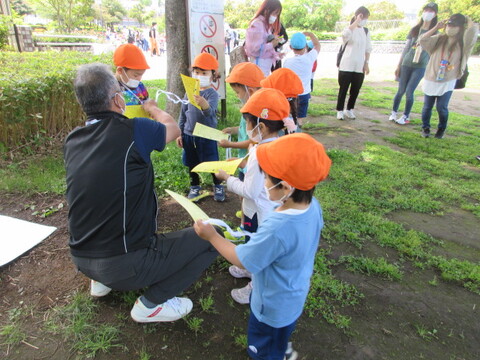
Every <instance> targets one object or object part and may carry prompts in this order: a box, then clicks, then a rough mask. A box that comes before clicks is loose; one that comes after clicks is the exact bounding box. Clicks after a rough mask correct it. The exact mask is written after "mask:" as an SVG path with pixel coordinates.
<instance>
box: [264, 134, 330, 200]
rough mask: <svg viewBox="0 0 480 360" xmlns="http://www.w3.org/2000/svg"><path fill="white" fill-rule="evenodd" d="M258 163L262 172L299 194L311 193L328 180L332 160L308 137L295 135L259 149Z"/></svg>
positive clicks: (284, 137) (319, 145) (317, 143)
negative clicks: (281, 181)
mask: <svg viewBox="0 0 480 360" xmlns="http://www.w3.org/2000/svg"><path fill="white" fill-rule="evenodd" d="M257 160H258V163H259V165H260V167H261V168H262V170H263V171H264V172H266V173H267V174H269V175H271V176H273V177H276V178H277V179H281V180H283V181H286V182H287V183H288V184H289V185H291V186H293V187H294V188H295V189H299V190H304V191H306V190H310V189H312V188H313V187H314V186H315V185H316V184H317V183H318V182H320V181H322V180H324V179H325V178H326V177H327V176H328V172H329V170H330V165H331V164H332V160H330V158H329V157H328V155H327V153H326V152H325V149H324V148H323V145H322V144H320V143H319V142H318V141H317V140H315V139H314V138H313V137H311V136H310V135H307V134H305V133H295V134H290V135H286V136H282V137H281V138H279V139H277V140H275V141H272V142H269V143H266V144H263V145H260V146H258V148H257Z"/></svg>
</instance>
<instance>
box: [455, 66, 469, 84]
mask: <svg viewBox="0 0 480 360" xmlns="http://www.w3.org/2000/svg"><path fill="white" fill-rule="evenodd" d="M468 75H469V72H468V65H467V66H465V71H464V72H463V75H462V77H461V78H460V79H457V82H456V83H455V89H464V88H465V85H467V78H468Z"/></svg>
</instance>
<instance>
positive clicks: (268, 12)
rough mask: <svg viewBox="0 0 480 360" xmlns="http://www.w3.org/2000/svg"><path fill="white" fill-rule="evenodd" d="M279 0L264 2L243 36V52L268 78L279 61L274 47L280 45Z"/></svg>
mask: <svg viewBox="0 0 480 360" xmlns="http://www.w3.org/2000/svg"><path fill="white" fill-rule="evenodd" d="M281 13H282V3H281V2H280V0H264V1H263V3H262V5H260V8H259V9H258V11H257V13H256V14H255V16H254V17H253V19H252V20H251V21H250V24H249V26H248V29H247V31H246V35H245V52H246V54H247V56H248V57H249V59H250V61H251V62H253V63H254V64H256V65H258V67H260V69H262V71H263V74H264V75H265V76H268V75H269V74H270V72H271V69H272V66H273V65H274V64H275V63H276V61H277V60H278V59H280V55H279V54H278V53H277V52H276V50H275V47H276V46H278V45H279V43H280V36H279V34H280V30H281V26H280V14H281Z"/></svg>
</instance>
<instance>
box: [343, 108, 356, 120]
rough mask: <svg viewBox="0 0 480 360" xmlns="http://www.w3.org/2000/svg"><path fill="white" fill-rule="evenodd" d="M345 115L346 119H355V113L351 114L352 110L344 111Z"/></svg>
mask: <svg viewBox="0 0 480 360" xmlns="http://www.w3.org/2000/svg"><path fill="white" fill-rule="evenodd" d="M345 115H347V117H348V118H350V119H355V118H356V116H355V113H354V112H353V109H352V110H347V111H345Z"/></svg>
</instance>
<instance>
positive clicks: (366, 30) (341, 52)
mask: <svg viewBox="0 0 480 360" xmlns="http://www.w3.org/2000/svg"><path fill="white" fill-rule="evenodd" d="M363 30H364V31H365V35H368V29H367V28H366V27H364V28H363ZM347 44H348V41H347V42H346V43H345V45H343V46H342V45H340V49H339V50H338V53H337V67H340V62H341V61H342V57H343V53H344V52H345V49H346V48H347Z"/></svg>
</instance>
